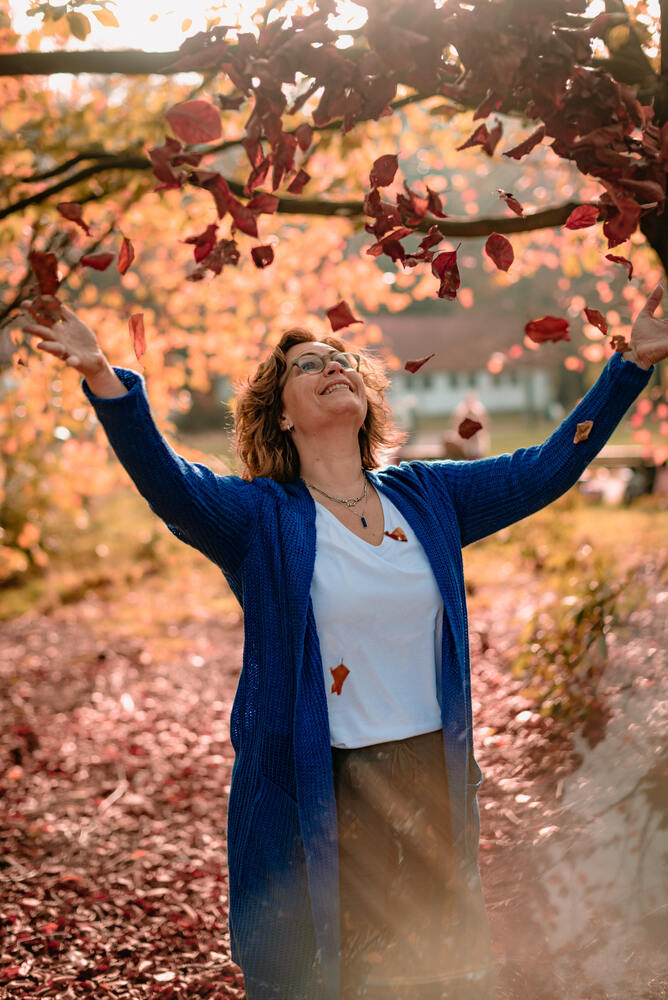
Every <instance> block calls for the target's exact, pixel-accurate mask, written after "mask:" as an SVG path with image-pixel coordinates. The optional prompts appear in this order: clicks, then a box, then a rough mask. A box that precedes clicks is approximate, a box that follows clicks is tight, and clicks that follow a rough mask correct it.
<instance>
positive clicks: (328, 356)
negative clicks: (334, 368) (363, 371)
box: [278, 348, 361, 389]
mask: <svg viewBox="0 0 668 1000" xmlns="http://www.w3.org/2000/svg"><path fill="white" fill-rule="evenodd" d="M308 354H311V355H312V356H315V357H319V358H323V359H332V358H333V357H334V355H335V354H349V355H350V357H351V358H354V359H355V361H356V362H357V367H356V368H344V369H343V370H344V371H357V372H358V371H359V370H360V360H361V355H359V354H354V353H353V352H352V351H339V350H338V349H336V348H332V350H331V351H328V352H327V354H316V352H315V351H313V352H311V351H304V353H303V354H300V355H299V358H296V359H295V360H294V361H293V362H292V363H291V364H290V365H289V366H288V368H287V370H286V372H285V373H284V375H283V378H282V379H281V381H280V382H279V383H278V387H279V389H282V388H283V386H284V385H285V383H286V382H287V381H288V378H289V377H290V372H291V371H292V369H293V368H299V360H300V358H303V357H306V355H308ZM326 364H327V360H323V363H322V368H321V369H320V371H321V372H322V371H324V370H325V366H326ZM300 373H301V374H302V375H319V374H320V372H302V371H301V369H300Z"/></svg>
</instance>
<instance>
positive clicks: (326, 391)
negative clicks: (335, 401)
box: [323, 382, 350, 396]
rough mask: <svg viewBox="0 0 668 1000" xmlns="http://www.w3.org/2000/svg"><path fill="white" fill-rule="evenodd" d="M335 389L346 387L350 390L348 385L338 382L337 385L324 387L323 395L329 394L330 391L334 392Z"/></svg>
mask: <svg viewBox="0 0 668 1000" xmlns="http://www.w3.org/2000/svg"><path fill="white" fill-rule="evenodd" d="M335 389H347V390H348V391H349V392H350V386H347V385H343V383H342V382H339V383H338V384H337V385H332V386H330V387H329V389H325V391H324V392H323V396H329V394H330V392H334V390H335Z"/></svg>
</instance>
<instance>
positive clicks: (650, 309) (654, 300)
mask: <svg viewBox="0 0 668 1000" xmlns="http://www.w3.org/2000/svg"><path fill="white" fill-rule="evenodd" d="M662 298H663V285H657V286H656V288H655V289H654V291H653V292H652V294H651V295H650V296H649V298H648V299H647V302H646V303H645V305H644V306H643V308H642V311H643V312H644V313H647V315H648V316H653V315H654V313H655V311H656V308H657V306H658V305H659V302H660V301H661V299H662Z"/></svg>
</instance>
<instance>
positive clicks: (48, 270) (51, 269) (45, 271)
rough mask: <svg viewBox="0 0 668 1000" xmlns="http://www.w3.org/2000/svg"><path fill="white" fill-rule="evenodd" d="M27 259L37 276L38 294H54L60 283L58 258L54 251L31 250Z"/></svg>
mask: <svg viewBox="0 0 668 1000" xmlns="http://www.w3.org/2000/svg"><path fill="white" fill-rule="evenodd" d="M28 260H29V262H30V266H31V268H32V270H33V274H34V275H35V277H36V278H37V284H38V285H39V290H40V294H41V295H55V294H56V292H57V290H58V286H59V285H60V278H59V277H58V259H57V257H56V255H55V253H39V252H38V251H37V250H33V251H32V252H31V253H29V254H28Z"/></svg>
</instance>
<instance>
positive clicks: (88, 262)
mask: <svg viewBox="0 0 668 1000" xmlns="http://www.w3.org/2000/svg"><path fill="white" fill-rule="evenodd" d="M115 256H116V254H113V253H109V252H106V253H89V254H84V255H83V257H80V258H79V263H80V264H81V266H82V267H92V268H93V269H94V270H95V271H106V270H107V268H108V267H109V265H110V264H111V262H112V260H113V259H114V257H115Z"/></svg>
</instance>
